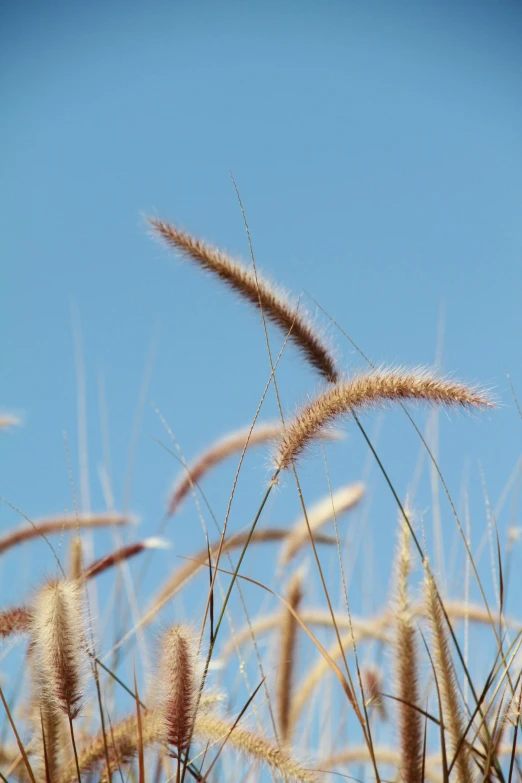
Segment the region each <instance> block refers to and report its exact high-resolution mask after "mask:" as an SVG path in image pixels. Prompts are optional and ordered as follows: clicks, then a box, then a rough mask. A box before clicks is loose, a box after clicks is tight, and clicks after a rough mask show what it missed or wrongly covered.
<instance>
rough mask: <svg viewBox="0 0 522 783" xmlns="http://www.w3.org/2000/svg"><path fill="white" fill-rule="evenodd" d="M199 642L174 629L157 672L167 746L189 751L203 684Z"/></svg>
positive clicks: (163, 645)
mask: <svg viewBox="0 0 522 783" xmlns="http://www.w3.org/2000/svg"><path fill="white" fill-rule="evenodd" d="M197 648H198V643H197V640H196V639H195V638H194V636H193V634H192V633H191V632H190V631H189V629H188V628H186V627H185V626H183V625H176V626H173V627H172V628H170V629H169V630H168V631H167V632H166V633H165V634H164V635H163V638H162V640H161V653H160V659H159V666H158V672H157V678H158V693H159V704H158V713H159V715H160V716H161V723H162V732H163V737H164V741H165V743H167V744H168V745H172V746H173V747H174V748H175V749H176V750H177V752H178V755H179V753H180V752H181V751H186V750H187V748H188V746H189V744H190V738H191V736H192V731H193V726H194V719H195V716H196V709H197V702H198V694H199V683H200V678H198V659H197Z"/></svg>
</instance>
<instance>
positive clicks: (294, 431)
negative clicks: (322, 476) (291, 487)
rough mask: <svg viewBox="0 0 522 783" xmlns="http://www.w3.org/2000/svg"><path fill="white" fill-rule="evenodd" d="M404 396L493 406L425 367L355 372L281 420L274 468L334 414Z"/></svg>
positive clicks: (291, 460)
mask: <svg viewBox="0 0 522 783" xmlns="http://www.w3.org/2000/svg"><path fill="white" fill-rule="evenodd" d="M408 400H410V401H415V402H425V403H430V404H432V405H443V406H452V407H460V408H468V409H478V408H491V407H492V406H493V402H492V400H491V398H490V397H489V395H488V394H487V393H486V392H483V391H481V390H480V389H474V388H473V387H471V386H466V385H465V384H462V383H458V382H457V381H452V380H447V379H444V378H438V377H436V376H435V375H433V374H432V373H431V372H430V371H429V370H426V369H421V368H417V369H413V370H403V369H379V370H372V371H370V372H364V373H362V372H361V373H359V374H358V375H356V376H354V377H353V378H348V379H346V380H344V381H342V382H341V383H338V384H336V385H335V386H330V387H329V388H327V389H326V391H324V392H323V393H322V394H320V395H319V396H318V397H316V398H315V399H314V400H312V402H311V403H309V404H308V405H306V406H305V407H304V408H302V409H301V410H300V411H299V412H298V413H297V415H296V416H295V417H294V418H293V419H292V420H291V421H290V422H289V423H288V424H287V426H286V427H285V430H284V432H283V435H282V437H281V441H280V444H279V446H278V447H277V449H276V451H275V454H274V467H275V469H276V470H277V471H280V470H285V469H287V468H289V467H290V465H292V464H293V463H294V462H295V461H296V460H297V459H298V458H299V457H300V456H301V455H302V454H303V452H304V451H305V450H306V449H307V448H308V447H309V446H310V445H311V444H312V443H313V442H314V441H315V440H316V439H317V437H318V436H319V434H320V433H321V432H322V431H323V430H324V428H325V427H327V426H329V425H331V424H333V423H334V422H335V421H336V420H337V419H339V418H342V417H344V416H350V415H351V414H352V413H353V412H355V411H360V410H364V409H367V408H371V407H376V406H379V405H383V404H385V403H400V402H403V401H408Z"/></svg>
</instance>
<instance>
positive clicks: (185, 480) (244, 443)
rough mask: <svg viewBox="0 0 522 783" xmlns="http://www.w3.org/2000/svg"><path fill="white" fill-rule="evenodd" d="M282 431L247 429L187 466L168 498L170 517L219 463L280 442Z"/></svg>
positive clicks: (278, 426) (276, 428)
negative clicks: (233, 456)
mask: <svg viewBox="0 0 522 783" xmlns="http://www.w3.org/2000/svg"><path fill="white" fill-rule="evenodd" d="M281 431H282V428H281V424H270V423H267V424H258V425H257V426H256V427H255V428H254V429H253V430H252V429H251V427H245V428H244V429H241V430H237V431H236V432H232V433H229V434H228V435H225V437H223V438H220V440H218V441H216V442H215V443H212V444H211V445H210V446H209V447H208V448H207V449H206V450H205V451H204V452H203V453H202V454H200V455H199V457H197V458H196V459H195V460H194V462H192V463H191V464H189V465H187V466H186V467H185V469H184V471H183V473H182V474H181V475H180V477H179V478H178V479H177V481H176V483H175V484H174V486H173V488H172V490H171V492H170V496H169V501H168V508H167V514H168V516H172V515H173V514H175V513H176V511H177V510H178V508H179V506H180V504H181V503H182V502H183V500H184V498H185V497H186V496H187V495H188V493H189V492H190V490H191V488H192V487H194V486H197V484H198V483H199V481H201V479H202V478H203V476H205V475H206V474H207V473H208V472H209V471H210V470H212V469H213V468H214V467H216V466H217V465H218V464H219V463H220V462H223V460H225V459H227V458H228V457H231V456H232V455H233V454H236V453H237V452H242V451H243V449H245V448H249V449H250V448H252V447H253V446H259V445H261V444H263V443H267V442H269V441H273V440H275V439H277V438H278V437H279V436H280V435H281Z"/></svg>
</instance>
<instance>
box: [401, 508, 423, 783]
mask: <svg viewBox="0 0 522 783" xmlns="http://www.w3.org/2000/svg"><path fill="white" fill-rule="evenodd" d="M406 513H407V514H408V516H409V512H408V511H407V512H406ZM399 522H400V539H399V549H398V553H397V565H396V609H397V626H396V630H395V643H394V663H395V672H396V677H397V697H398V698H399V699H400V701H399V703H398V704H397V711H398V718H399V739H400V759H401V760H400V770H401V775H402V779H403V781H404V783H418V781H419V780H420V779H421V776H422V755H423V742H424V729H423V719H422V715H421V714H420V712H418V710H417V709H414V708H415V707H417V708H419V706H420V704H419V700H420V694H419V663H418V650H417V638H416V630H415V625H414V622H413V616H412V612H411V607H410V601H409V597H408V578H409V575H410V571H411V541H410V535H411V534H410V530H409V527H408V525H407V524H406V522H405V520H404V519H403V518H402V515H401V518H400V520H399ZM410 705H411V706H410Z"/></svg>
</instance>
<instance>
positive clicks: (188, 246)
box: [149, 218, 338, 382]
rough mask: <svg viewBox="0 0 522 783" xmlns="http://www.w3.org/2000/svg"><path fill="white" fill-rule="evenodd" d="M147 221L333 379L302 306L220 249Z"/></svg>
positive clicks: (326, 349)
mask: <svg viewBox="0 0 522 783" xmlns="http://www.w3.org/2000/svg"><path fill="white" fill-rule="evenodd" d="M149 222H150V224H151V226H152V227H153V228H154V229H155V230H156V231H157V232H158V234H159V235H160V236H161V237H162V238H163V239H164V240H165V242H166V243H167V244H168V245H170V246H171V247H173V248H175V249H176V250H178V251H179V252H180V253H182V254H183V255H184V256H186V257H187V258H190V259H191V260H192V261H194V262H195V263H196V264H197V265H198V266H199V267H200V268H201V269H203V270H204V271H207V272H211V273H212V274H214V275H216V276H217V277H218V278H220V279H221V280H222V281H223V282H224V283H226V284H227V285H228V286H229V287H230V288H232V289H233V290H234V291H236V292H237V293H238V294H240V296H242V297H243V298H244V299H246V300H247V301H248V302H250V304H253V305H254V306H255V307H261V308H262V310H263V314H264V316H265V317H266V318H267V319H268V320H270V321H271V322H272V323H274V324H275V325H276V326H278V327H280V329H282V331H283V333H284V334H285V335H287V334H290V339H291V340H292V342H293V343H294V344H295V345H296V346H297V347H298V348H299V349H300V350H301V352H302V353H303V355H304V356H305V358H306V359H307V360H308V362H309V363H310V364H311V365H312V367H314V368H315V369H316V370H317V371H318V372H319V373H320V374H321V375H322V376H323V377H324V378H326V379H327V380H328V381H333V382H335V381H336V380H337V378H338V371H337V368H336V366H335V361H334V358H333V356H332V354H331V352H330V349H329V347H328V346H327V345H326V344H325V343H324V341H323V340H322V338H321V336H320V335H319V334H318V332H317V330H316V329H315V327H314V325H313V323H312V321H311V319H310V318H309V316H308V315H307V314H306V313H305V312H304V308H302V307H300V306H299V307H298V306H297V303H294V302H291V301H290V299H289V297H288V295H287V294H285V293H283V292H282V291H281V290H280V289H278V288H276V287H275V286H274V285H273V284H272V283H270V282H269V281H268V280H266V278H263V277H262V276H260V275H259V274H257V275H256V274H255V273H254V271H252V270H251V269H249V268H248V267H247V266H245V265H244V264H242V263H241V262H240V261H237V260H236V259H233V258H230V256H228V255H227V254H226V253H224V252H223V251H222V250H218V249H217V248H216V247H213V246H212V245H210V244H208V243H206V242H203V241H202V240H201V239H196V238H195V237H193V236H191V235H190V234H188V233H187V232H186V231H182V230H181V229H179V228H177V227H176V226H174V225H173V224H172V223H167V222H166V221H164V220H160V219H158V218H150V219H149Z"/></svg>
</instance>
